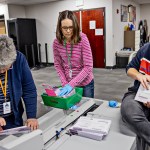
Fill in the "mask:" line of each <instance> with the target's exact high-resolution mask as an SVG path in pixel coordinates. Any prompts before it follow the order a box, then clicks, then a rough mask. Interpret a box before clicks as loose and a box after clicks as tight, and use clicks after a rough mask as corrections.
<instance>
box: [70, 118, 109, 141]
mask: <svg viewBox="0 0 150 150" xmlns="http://www.w3.org/2000/svg"><path fill="white" fill-rule="evenodd" d="M110 125H111V120H107V119H98V118H90V117H80V118H79V119H78V121H77V122H76V123H75V124H74V125H73V126H72V127H71V128H70V129H69V131H70V132H71V133H72V134H77V135H79V136H83V137H87V138H91V139H94V140H98V141H100V140H102V139H103V138H104V137H105V136H106V135H107V134H108V132H109V129H110Z"/></svg>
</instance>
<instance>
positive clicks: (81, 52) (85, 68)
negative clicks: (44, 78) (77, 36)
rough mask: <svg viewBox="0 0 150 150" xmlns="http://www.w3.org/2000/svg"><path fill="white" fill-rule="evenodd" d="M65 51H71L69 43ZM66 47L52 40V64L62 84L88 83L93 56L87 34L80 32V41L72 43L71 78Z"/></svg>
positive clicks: (82, 84)
mask: <svg viewBox="0 0 150 150" xmlns="http://www.w3.org/2000/svg"><path fill="white" fill-rule="evenodd" d="M66 47H67V51H68V53H69V54H70V53H71V44H66ZM66 47H65V46H64V45H62V44H60V43H59V42H58V40H57V39H55V40H54V42H53V52H54V66H55V69H56V71H57V73H58V75H59V77H60V80H61V83H62V86H64V85H65V84H69V85H71V86H72V87H75V86H85V85H88V84H89V83H90V82H91V81H92V79H93V78H94V76H93V58H92V52H91V47H90V43H89V41H88V38H87V36H86V35H85V34H84V33H81V41H80V42H79V43H78V44H75V45H73V50H72V56H71V59H70V62H71V66H72V78H70V77H69V71H70V66H69V62H68V56H67V53H66Z"/></svg>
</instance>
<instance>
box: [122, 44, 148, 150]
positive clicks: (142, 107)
mask: <svg viewBox="0 0 150 150" xmlns="http://www.w3.org/2000/svg"><path fill="white" fill-rule="evenodd" d="M126 69H127V75H128V76H130V77H131V78H133V79H134V80H135V81H134V86H133V87H130V88H129V89H128V92H127V93H126V94H125V95H124V98H123V101H122V104H121V114H122V119H123V121H124V122H125V123H126V125H127V126H129V127H130V129H132V131H134V132H135V133H136V135H137V150H147V148H148V146H150V99H147V100H146V101H145V102H139V101H136V100H134V98H135V95H136V93H137V91H138V88H139V86H140V84H141V85H142V86H143V88H144V89H145V90H146V89H147V92H148V91H149V90H150V84H149V83H150V43H148V44H146V45H144V46H143V47H141V49H140V50H139V51H138V52H137V55H136V56H135V57H134V58H133V59H132V61H131V62H130V63H129V64H128V65H127V68H126Z"/></svg>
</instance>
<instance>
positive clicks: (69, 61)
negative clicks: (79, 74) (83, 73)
mask: <svg viewBox="0 0 150 150" xmlns="http://www.w3.org/2000/svg"><path fill="white" fill-rule="evenodd" d="M64 46H65V48H66V54H67V57H68V63H69V67H70V70H71V69H72V65H71V56H72V50H73V45H72V44H71V48H70V51H71V53H70V54H69V53H68V51H67V44H66V39H65V40H64Z"/></svg>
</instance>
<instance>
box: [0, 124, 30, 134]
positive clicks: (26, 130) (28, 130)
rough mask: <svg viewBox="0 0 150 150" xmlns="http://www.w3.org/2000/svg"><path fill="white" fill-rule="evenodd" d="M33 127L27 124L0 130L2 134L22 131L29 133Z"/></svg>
mask: <svg viewBox="0 0 150 150" xmlns="http://www.w3.org/2000/svg"><path fill="white" fill-rule="evenodd" d="M29 132H31V129H30V128H29V127H27V126H22V127H16V128H11V129H7V130H2V131H0V135H11V134H20V133H29Z"/></svg>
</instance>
